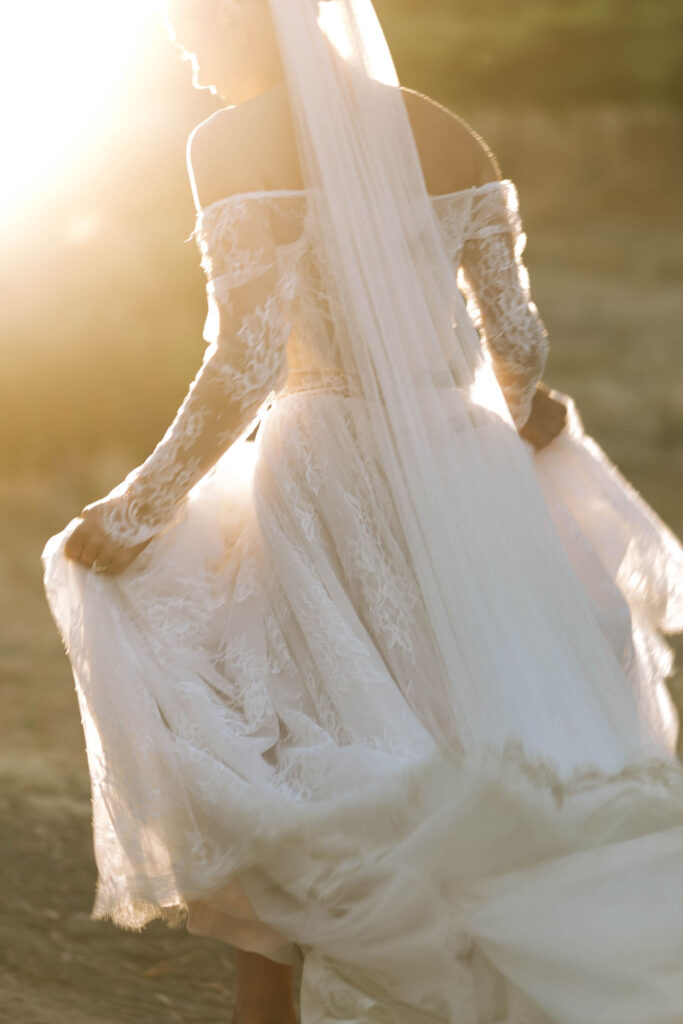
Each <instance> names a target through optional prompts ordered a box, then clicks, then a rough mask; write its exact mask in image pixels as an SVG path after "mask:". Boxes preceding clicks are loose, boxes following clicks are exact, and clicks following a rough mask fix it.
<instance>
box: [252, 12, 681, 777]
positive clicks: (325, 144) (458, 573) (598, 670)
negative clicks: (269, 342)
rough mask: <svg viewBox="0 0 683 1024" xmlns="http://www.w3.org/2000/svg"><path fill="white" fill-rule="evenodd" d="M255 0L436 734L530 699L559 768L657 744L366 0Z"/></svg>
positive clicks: (476, 743)
mask: <svg viewBox="0 0 683 1024" xmlns="http://www.w3.org/2000/svg"><path fill="white" fill-rule="evenodd" d="M268 2H269V5H270V10H271V14H272V18H273V21H274V24H275V29H276V34H277V38H278V44H279V48H280V52H281V57H282V61H283V65H284V68H285V78H286V84H287V88H288V92H289V98H290V104H291V108H292V113H293V118H294V124H295V130H296V135H297V145H298V149H299V155H300V160H301V164H302V170H303V174H304V179H305V185H306V188H307V189H308V190H309V197H310V200H309V201H310V202H312V203H314V204H315V211H314V212H315V217H316V220H317V223H318V224H319V225H320V243H321V247H322V253H323V257H324V258H323V266H324V267H325V272H326V274H327V278H328V279H327V280H326V282H325V287H326V289H327V291H328V293H329V294H330V295H332V296H333V300H334V305H335V306H336V309H335V316H336V320H337V323H338V325H340V327H341V337H342V344H341V349H342V352H341V357H342V360H343V364H344V370H345V372H346V374H347V375H348V376H349V379H350V380H351V381H352V382H354V387H355V393H356V395H357V398H358V400H357V401H356V402H355V403H352V405H353V408H354V415H355V418H356V423H355V427H356V429H357V431H358V432H359V434H361V435H362V434H363V432H367V431H368V430H370V431H372V434H373V436H374V444H375V445H376V447H377V450H378V451H379V452H380V455H381V466H382V469H383V471H384V473H385V474H386V480H387V484H388V487H389V490H390V494H391V497H392V500H393V503H394V504H395V507H396V510H397V513H398V517H399V521H400V525H401V528H402V531H403V534H404V538H405V543H406V546H407V549H408V551H409V555H410V558H411V562H412V565H413V566H414V570H415V575H416V577H417V580H418V584H419V590H420V593H421V596H422V599H423V601H424V604H425V606H426V608H427V611H428V616H429V620H430V622H431V624H432V628H433V633H434V638H433V639H434V644H435V649H436V650H437V651H438V652H439V656H440V661H441V662H442V664H443V670H444V671H443V674H442V676H441V677H440V678H439V679H434V680H432V681H431V683H430V685H431V686H433V687H434V688H435V689H436V688H438V689H439V690H440V691H441V692H440V693H439V694H436V693H435V694H434V698H435V701H434V706H439V707H444V706H447V707H449V709H450V716H449V718H448V720H447V721H444V722H443V723H441V727H440V729H441V735H440V736H439V737H438V739H439V740H440V741H441V742H443V743H444V744H445V745H450V747H451V749H453V748H454V747H455V746H460V747H461V748H462V749H463V750H464V751H465V752H468V751H470V750H474V749H476V748H479V747H482V746H493V747H496V748H499V747H501V746H503V745H504V744H505V742H506V739H507V738H509V737H510V736H515V737H517V738H518V739H522V740H524V739H525V724H526V722H525V719H526V717H527V716H526V714H525V708H527V707H529V706H530V705H533V706H534V708H535V716H534V720H535V726H534V728H535V747H536V751H537V752H539V748H540V752H541V753H542V754H544V755H547V756H548V757H549V758H551V759H552V760H554V761H555V762H556V764H557V767H559V768H560V769H567V770H571V769H572V768H573V767H575V765H576V764H582V763H586V762H588V763H591V764H596V765H599V766H600V767H601V768H604V769H607V770H612V769H614V770H616V769H618V768H620V767H622V766H623V765H624V763H627V762H628V761H629V760H631V759H636V758H639V757H641V756H643V754H655V753H657V752H661V751H660V746H659V740H658V738H657V737H655V736H653V735H648V734H647V733H646V731H645V730H646V726H645V725H644V724H643V722H641V721H640V720H639V716H638V708H637V700H636V697H635V695H634V693H633V692H632V690H631V688H630V684H629V682H628V680H627V678H626V676H625V674H624V672H623V670H622V668H621V666H620V664H619V662H618V660H617V658H616V656H615V654H614V653H613V652H612V650H611V649H610V647H609V645H608V643H607V642H606V640H605V638H604V636H603V634H602V633H601V632H600V629H599V627H598V625H597V623H596V621H595V617H594V612H593V610H592V609H591V607H590V605H589V602H588V599H587V597H586V594H585V593H584V591H583V590H582V587H581V585H580V583H579V582H578V580H577V579H576V577H575V575H574V573H573V571H572V569H571V567H570V565H569V563H568V561H567V558H566V555H565V553H564V550H563V548H562V546H561V543H560V541H559V539H558V537H557V534H556V532H555V530H554V527H553V524H552V522H551V520H550V517H549V513H548V509H547V507H546V506H545V504H544V501H543V497H542V494H541V492H540V489H539V486H538V483H537V480H536V478H535V475H534V469H533V460H532V452H531V449H530V447H529V446H528V445H527V444H526V443H525V442H523V441H522V440H521V439H520V437H519V436H518V434H517V432H516V430H515V429H514V425H513V422H512V419H511V417H510V414H509V412H508V409H507V406H506V404H505V401H504V399H503V395H502V392H501V390H500V388H499V386H498V383H497V381H496V378H495V375H494V373H493V371H492V368H491V364H490V361H489V359H488V358H487V356H486V355H485V353H484V351H483V348H482V345H481V343H480V340H479V337H478V335H477V333H476V331H475V330H474V328H473V326H472V323H471V321H470V320H469V319H468V317H467V315H466V312H465V308H464V303H463V299H462V297H461V295H460V293H459V292H458V289H457V286H456V281H455V278H454V274H453V270H452V267H451V265H450V263H449V259H448V255H447V253H446V251H445V249H444V245H443V241H442V238H441V236H440V233H439V226H438V223H437V220H436V216H435V214H434V211H433V206H432V203H431V201H430V197H429V195H428V193H427V189H426V185H425V181H424V176H423V173H422V168H421V164H420V159H419V155H418V151H417V147H416V144H415V140H414V136H413V133H412V129H411V124H410V121H409V118H408V114H407V111H406V108H405V103H404V98H403V95H402V93H401V90H400V89H399V87H398V85H399V83H398V78H397V74H396V70H395V68H394V64H393V61H392V58H391V54H390V51H389V48H388V46H387V43H386V40H385V37H384V34H383V32H382V29H381V27H380V24H379V22H378V19H377V17H376V13H375V10H374V8H373V5H372V3H371V0H322V2H321V3H319V4H316V3H314V2H312V0H268ZM423 697H425V698H426V700H425V703H428V702H429V695H426V694H423ZM545 736H547V743H548V746H547V749H545V750H544V749H543V742H544V739H543V738H544V737H545ZM562 736H565V737H566V738H567V742H564V743H563V742H558V739H561V738H562ZM569 749H571V750H572V754H571V756H569V755H568V754H567V753H566V751H567V750H569ZM563 751H564V752H565V753H562V752H563Z"/></svg>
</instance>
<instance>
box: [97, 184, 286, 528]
mask: <svg viewBox="0 0 683 1024" xmlns="http://www.w3.org/2000/svg"><path fill="white" fill-rule="evenodd" d="M197 240H198V244H199V248H200V252H201V256H202V260H201V262H202V267H203V269H204V271H205V273H206V275H207V278H208V282H207V297H208V305H209V312H208V315H207V320H206V324H205V328H204V338H205V340H206V341H207V342H209V346H208V348H207V351H206V355H205V357H204V360H203V363H202V366H201V368H200V370H199V372H198V373H197V376H196V377H195V379H194V381H193V383H192V385H191V386H190V389H189V392H188V394H187V397H186V398H185V400H184V402H183V403H182V405H181V406H180V408H179V410H178V413H177V415H176V417H175V419H174V421H173V423H172V424H171V426H170V427H169V429H168V431H167V432H166V434H165V435H164V437H163V439H162V440H161V442H160V443H159V444H158V445H157V447H156V448H155V450H154V452H153V453H152V454H151V455H150V457H149V458H148V459H147V460H146V461H145V462H144V463H143V464H142V465H141V466H139V467H138V468H137V469H135V470H134V471H133V472H132V473H131V474H130V475H129V476H128V477H127V478H126V480H125V481H124V482H123V483H122V484H121V485H120V486H119V487H118V488H117V489H116V490H115V491H113V492H112V493H111V494H110V495H109V496H108V498H107V499H105V501H104V502H103V503H102V525H103V527H104V529H105V531H106V532H107V533H108V535H109V536H110V537H112V538H113V539H115V540H116V541H118V542H119V543H122V544H125V545H131V546H132V545H134V544H137V543H140V542H142V541H144V540H146V539H148V538H149V537H151V536H153V535H154V534H155V533H156V532H157V531H158V530H160V529H161V528H163V527H164V526H166V525H168V524H169V523H170V522H172V521H174V519H175V518H177V516H178V514H179V513H180V512H181V510H182V507H183V505H184V502H185V499H186V497H187V495H188V493H189V491H190V490H191V488H192V487H193V486H194V485H195V484H196V483H197V482H198V481H199V480H200V479H201V478H202V476H204V474H205V473H206V472H207V471H208V470H209V469H210V468H211V467H212V466H213V465H214V463H215V462H216V460H217V459H218V458H219V456H220V455H221V454H222V453H223V452H224V451H225V450H226V448H227V447H228V446H229V445H230V444H231V443H232V442H233V441H235V440H236V439H237V438H238V437H239V436H240V435H241V434H243V433H244V432H245V431H246V430H247V429H248V428H249V427H250V425H252V424H253V421H254V418H255V416H256V414H257V413H258V410H259V408H260V406H261V405H262V404H263V402H264V401H266V400H267V398H268V396H269V394H270V393H272V392H273V391H274V390H276V389H277V388H278V387H279V386H280V385H281V384H282V383H283V381H284V379H285V377H286V374H287V353H286V343H287V338H288V336H289V333H290V330H291V327H290V324H289V322H288V319H287V308H288V305H289V304H290V302H291V299H292V297H293V295H294V289H295V284H296V282H295V277H294V275H293V273H292V272H291V270H290V269H289V267H288V266H286V265H285V266H284V267H283V266H281V263H280V260H279V254H278V247H277V245H276V244H275V241H274V238H273V232H272V227H271V223H270V218H269V216H268V210H267V208H265V207H264V206H263V205H262V204H259V203H254V202H249V201H248V200H246V199H241V198H240V197H236V199H235V201H234V202H232V203H230V204H229V206H227V207H222V206H221V207H219V208H217V209H216V208H214V209H209V211H207V212H205V213H200V215H199V217H198V225H197Z"/></svg>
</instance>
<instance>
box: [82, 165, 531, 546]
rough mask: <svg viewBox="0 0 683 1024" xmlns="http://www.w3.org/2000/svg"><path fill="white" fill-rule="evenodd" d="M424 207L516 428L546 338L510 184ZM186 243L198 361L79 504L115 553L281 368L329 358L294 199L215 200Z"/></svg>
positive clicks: (191, 477) (236, 428)
mask: <svg viewBox="0 0 683 1024" xmlns="http://www.w3.org/2000/svg"><path fill="white" fill-rule="evenodd" d="M434 202H435V206H436V209H437V213H438V216H439V220H440V223H441V225H442V229H443V233H444V240H445V244H446V247H447V250H448V252H449V255H450V257H451V259H452V260H453V262H454V266H455V267H456V269H457V267H458V266H459V265H460V263H462V270H463V272H464V279H465V290H466V293H467V297H468V311H469V312H470V315H471V316H472V318H473V320H474V322H475V324H476V325H477V327H478V328H479V329H480V330H481V331H482V333H483V335H484V338H485V341H486V344H487V346H488V349H489V351H490V353H491V356H492V360H493V365H494V370H495V372H496V374H497V376H498V379H499V381H500V384H501V387H502V389H503V392H504V394H505V396H506V399H507V401H508V404H509V406H510V409H511V412H512V414H513V417H514V420H515V422H516V424H517V425H518V426H521V425H522V424H523V423H524V422H525V421H526V419H527V417H528V415H529V411H530V405H531V399H532V396H533V392H534V388H535V385H536V382H537V381H538V380H539V379H540V376H541V374H542V371H543V366H544V363H545V358H546V353H547V339H546V332H545V328H544V326H543V323H542V321H541V319H540V317H539V315H538V311H537V310H536V307H535V306H534V304H533V302H531V300H530V296H529V288H528V275H527V274H526V270H525V268H524V265H523V263H522V261H521V253H522V250H523V248H524V240H525V236H524V234H523V233H522V230H521V222H520V219H519V212H518V203H517V193H516V190H515V187H514V185H513V184H512V182H492V183H490V184H488V185H485V186H481V187H479V188H474V189H466V190H464V191H463V192H459V193H452V194H451V195H446V196H437V197H434ZM195 237H196V240H197V243H198V246H199V250H200V255H201V265H202V268H203V269H204V271H205V273H206V275H207V298H208V315H207V319H206V324H205V328H204V338H205V340H206V341H207V342H209V349H208V350H207V353H206V357H205V359H204V362H203V364H202V367H201V369H200V370H199V372H198V374H197V376H196V378H195V380H194V382H193V383H192V385H191V387H190V389H189V392H188V394H187V396H186V398H185V400H184V402H183V403H182V405H181V406H180V408H179V410H178V413H177V415H176V417H175V419H174V421H173V423H172V424H171V426H170V427H169V429H168V431H167V432H166V434H165V435H164V437H163V438H162V440H161V442H160V443H159V445H158V446H157V447H156V449H155V450H154V451H153V452H152V454H151V455H150V456H149V458H148V459H147V460H146V461H145V462H144V463H143V464H142V465H141V466H139V467H137V468H136V469H135V470H134V471H133V472H132V473H130V474H129V475H128V477H126V479H125V480H124V481H123V483H122V484H120V485H119V486H118V487H117V488H115V489H114V490H113V491H112V492H111V493H110V494H109V495H108V496H107V497H106V498H105V499H103V500H102V501H101V502H96V503H95V506H88V508H93V507H98V508H99V511H100V514H101V523H102V526H103V528H104V530H105V531H106V533H107V534H108V535H109V536H110V537H111V538H112V539H114V540H116V541H117V542H119V543H122V544H125V545H134V544H137V543H141V542H143V541H145V540H147V539H149V538H150V537H152V536H154V534H155V533H157V532H158V531H160V530H161V529H163V528H164V527H165V526H167V525H169V524H170V523H172V522H174V521H176V519H177V517H178V516H179V515H181V514H182V509H183V507H184V504H185V500H186V497H187V494H188V492H189V491H190V490H191V488H192V487H193V486H194V485H195V484H196V483H197V482H198V481H199V480H200V479H201V478H202V476H204V475H205V474H206V472H207V471H208V470H209V469H211V467H212V466H213V465H214V463H215V462H216V460H217V459H218V458H219V457H220V455H221V454H222V453H223V452H224V451H225V450H226V448H228V447H229V446H230V444H232V443H233V442H234V441H235V440H236V439H237V438H238V437H239V436H240V435H241V434H243V433H244V432H245V430H247V429H248V428H249V426H250V425H252V424H253V422H254V419H255V417H256V416H257V414H258V412H259V409H260V408H261V406H262V405H263V403H264V402H266V401H267V399H268V397H269V396H270V395H271V394H273V393H274V392H277V391H278V389H280V388H281V387H282V385H283V384H284V382H285V379H286V377H287V373H288V368H292V369H295V368H297V367H299V368H304V369H313V370H315V369H317V368H325V367H329V366H330V365H332V366H334V364H335V362H338V360H339V353H338V351H336V350H335V322H334V316H333V311H332V310H331V309H330V307H329V303H326V301H325V296H324V295H323V294H321V280H323V279H324V275H322V274H321V268H320V266H319V264H318V258H319V257H318V255H317V254H316V251H315V244H314V242H315V239H314V232H313V226H312V225H309V224H308V218H307V207H306V202H305V194H304V193H298V194H297V193H295V194H294V195H287V194H285V195H282V194H278V193H277V192H275V193H273V194H272V195H268V194H267V193H261V194H259V193H253V194H249V193H245V194H244V195H235V196H232V197H228V199H226V200H225V201H222V200H219V201H218V202H217V203H214V204H212V205H211V206H209V207H207V208H205V209H204V210H201V211H200V212H199V214H198V218H197V226H196V230H195ZM293 327H294V331H292V328H293ZM291 335H293V339H292V341H291V343H289V344H288V342H289V339H290V336H291ZM290 363H291V367H290Z"/></svg>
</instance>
